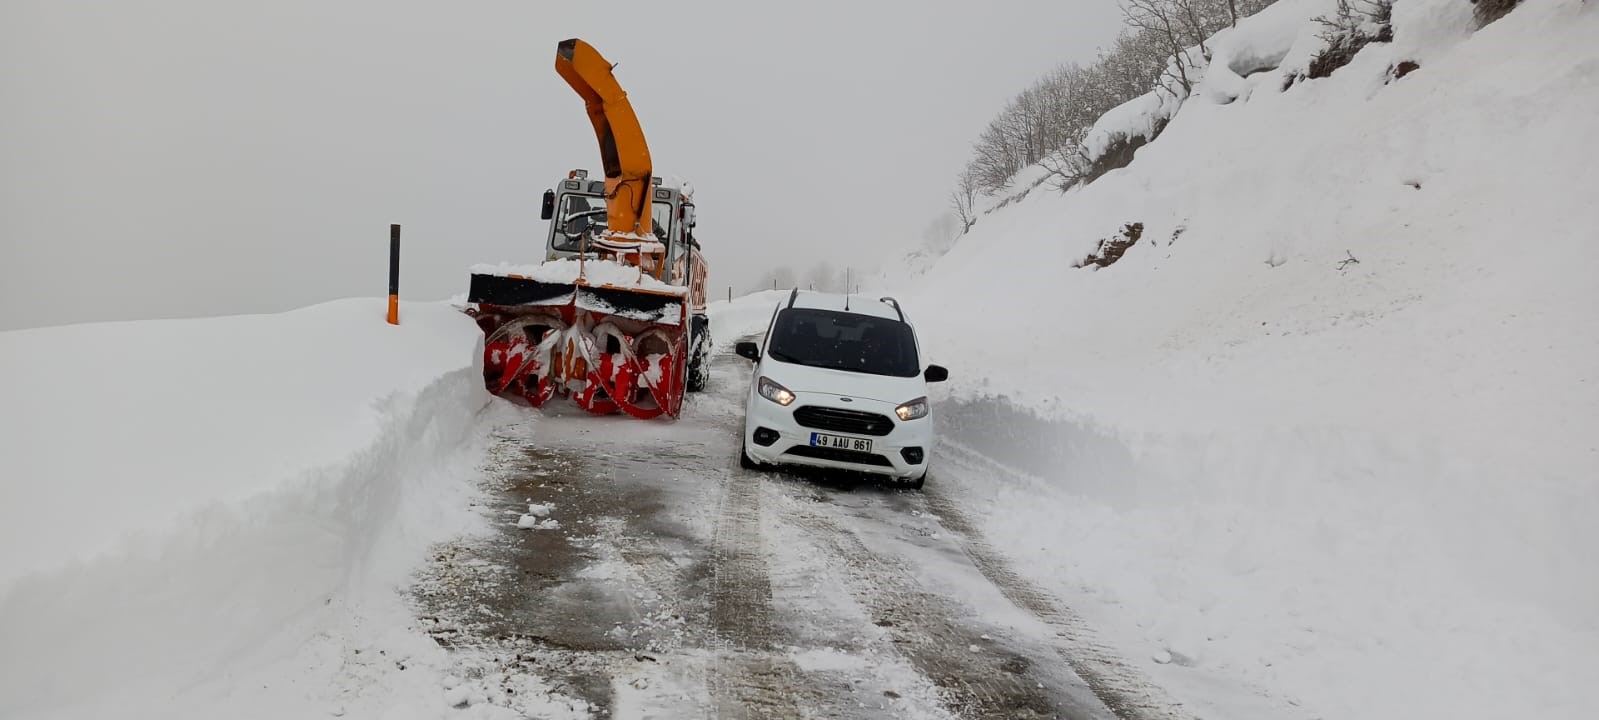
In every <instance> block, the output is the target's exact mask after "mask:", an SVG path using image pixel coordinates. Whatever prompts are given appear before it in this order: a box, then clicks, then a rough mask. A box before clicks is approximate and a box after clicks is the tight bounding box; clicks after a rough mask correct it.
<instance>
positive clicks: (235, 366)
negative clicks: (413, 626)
mask: <svg viewBox="0 0 1599 720" xmlns="http://www.w3.org/2000/svg"><path fill="white" fill-rule="evenodd" d="M383 315H384V307H383V302H382V301H381V300H345V301H339V302H333V303H327V304H324V305H318V306H315V307H310V308H306V309H303V310H298V311H295V312H290V313H284V314H280V315H257V316H239V317H225V318H210V319H202V320H172V321H149V322H128V323H105V324H93V325H77V326H67V327H57V328H44V329H37V330H22V331H15V332H7V333H0V407H3V408H4V411H3V412H0V438H3V442H4V445H5V452H3V453H0V479H3V482H0V716H4V717H19V716H20V717H106V716H110V715H117V716H131V717H154V716H157V715H159V716H161V717H187V716H195V717H217V716H219V715H226V716H229V717H241V716H249V717H309V716H312V715H325V714H328V713H344V712H346V711H351V712H354V711H356V710H358V709H360V708H362V707H367V708H369V709H371V708H376V709H374V710H372V714H377V715H383V716H391V717H392V716H395V715H396V713H399V714H401V715H404V714H405V713H406V712H415V713H418V714H420V713H422V712H423V711H425V710H429V709H433V710H443V709H444V708H445V705H444V703H445V700H444V696H443V689H442V688H441V687H440V686H439V684H438V683H437V682H436V681H435V682H429V675H428V668H429V667H435V668H437V667H442V665H443V662H444V661H443V660H442V659H441V657H440V656H441V655H442V651H441V650H439V649H438V648H437V647H436V646H434V644H433V643H431V642H430V641H428V640H426V638H425V637H422V636H419V635H414V634H412V633H410V632H409V630H408V627H409V624H408V618H409V614H408V613H407V612H406V610H405V608H404V607H403V599H402V598H401V597H400V596H399V595H398V594H397V593H396V592H395V589H396V587H397V586H400V585H402V584H403V583H404V582H405V581H406V579H407V573H408V572H409V570H410V568H411V567H413V566H414V564H415V563H416V562H418V561H419V560H420V558H421V554H422V552H423V551H424V550H425V548H426V547H427V544H428V543H430V542H433V541H436V540H439V539H441V538H444V537H448V536H450V535H453V534H458V533H459V532H461V531H462V530H463V529H466V528H469V527H472V526H473V525H474V523H477V522H479V520H478V519H477V518H476V517H475V516H473V515H471V514H470V510H469V509H468V507H467V500H466V498H467V497H468V496H469V493H471V492H473V491H475V481H476V478H477V477H478V475H477V473H476V463H478V462H480V460H481V458H480V457H479V455H478V451H479V448H478V447H477V446H478V445H479V444H481V443H482V442H484V441H485V436H486V435H487V433H486V432H484V430H483V426H484V423H486V422H488V421H489V418H487V417H486V415H485V410H484V408H485V406H486V405H487V404H488V402H489V398H488V395H487V394H486V393H485V391H484V390H483V381H482V374H481V372H482V371H481V365H480V358H481V352H482V350H481V335H480V332H479V331H478V329H477V327H476V325H475V324H474V323H473V322H472V321H471V320H470V319H469V318H467V317H465V316H464V315H462V314H460V313H459V312H458V311H457V310H455V309H454V308H451V307H449V306H447V305H444V304H420V303H406V304H403V305H402V307H401V322H402V324H401V325H400V326H398V327H394V326H389V325H387V324H385V323H384V321H383ZM363 649H365V650H367V652H366V653H365V654H364V655H363V654H362V650H363ZM405 665H410V666H415V667H414V668H413V669H412V670H411V671H410V672H409V674H407V673H405V672H402V670H404V668H403V667H401V666H405ZM441 672H442V671H441ZM402 710H403V712H402Z"/></svg>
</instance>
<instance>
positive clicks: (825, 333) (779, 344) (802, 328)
mask: <svg viewBox="0 0 1599 720" xmlns="http://www.w3.org/2000/svg"><path fill="white" fill-rule="evenodd" d="M863 302H865V301H863ZM766 352H767V354H769V355H770V356H771V357H772V359H774V360H778V361H780V362H786V363H794V364H796V365H809V366H811V367H822V368H832V369H835V370H848V371H850V372H863V373H870V374H872V375H892V376H894V377H915V376H916V373H917V372H919V371H920V369H921V365H920V364H919V363H918V361H917V358H916V337H915V334H914V333H913V332H912V331H911V326H909V325H906V324H905V323H902V322H900V321H898V320H890V319H888V318H881V317H875V316H871V315H857V314H854V313H847V312H837V311H833V310H817V309H813V308H789V309H787V310H784V311H783V312H781V313H779V314H778V316H777V322H775V323H773V324H772V337H771V342H769V343H768V344H767V349H766Z"/></svg>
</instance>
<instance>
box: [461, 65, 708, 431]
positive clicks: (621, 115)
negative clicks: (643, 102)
mask: <svg viewBox="0 0 1599 720" xmlns="http://www.w3.org/2000/svg"><path fill="white" fill-rule="evenodd" d="M555 70H556V72H557V73H559V74H560V75H561V77H562V79H564V80H566V82H567V84H568V85H571V86H572V89H573V90H575V91H577V94H578V95H579V96H581V97H582V98H583V103H584V107H585V109H586V110H587V112H588V117H589V122H590V123H591V124H592V125H593V126H594V134H595V137H596V138H597V139H598V140H599V145H600V158H601V163H602V166H603V167H604V170H605V180H604V182H603V183H601V182H599V181H590V180H589V179H588V173H587V171H583V170H574V171H572V172H571V173H570V174H568V176H567V177H566V179H564V180H562V181H561V182H560V183H559V184H558V187H557V189H552V190H549V191H546V192H545V193H544V205H543V210H542V216H543V218H544V219H546V220H551V223H550V228H549V231H548V236H547V240H546V247H545V253H544V260H545V262H544V263H543V264H540V265H537V266H522V267H509V266H504V265H500V266H478V267H476V268H473V274H472V283H471V288H470V290H469V291H468V293H467V302H468V307H467V313H468V314H470V315H472V316H473V317H475V318H476V319H477V321H478V325H479V327H481V328H482V329H483V332H484V335H485V346H484V358H483V373H484V380H485V382H486V383H487V385H488V388H489V390H491V391H493V392H494V393H496V394H499V395H501V396H506V397H513V398H520V399H522V400H525V401H526V402H528V403H529V404H532V405H534V406H535V407H537V406H543V405H544V404H545V403H547V402H549V401H550V400H551V399H552V398H554V397H555V396H557V395H564V396H568V397H570V398H571V400H572V401H573V402H575V403H576V404H577V405H578V406H580V407H582V408H583V409H585V410H588V411H589V412H593V413H596V414H602V415H603V414H611V413H616V412H625V413H627V414H629V415H632V416H634V417H639V418H651V417H657V416H660V415H663V414H664V415H667V416H669V417H676V416H677V415H678V413H679V412H680V411H681V410H682V405H683V394H684V392H685V391H686V390H697V389H700V387H702V386H703V385H704V382H705V377H706V375H705V371H706V365H707V363H706V357H705V355H706V353H707V352H708V348H709V322H708V321H707V320H706V317H705V274H706V264H705V260H704V258H703V257H702V256H701V255H700V252H699V243H698V241H697V240H696V239H695V238H694V235H693V228H694V225H695V221H694V205H693V201H692V194H691V192H689V190H688V189H687V188H686V187H683V188H677V187H664V186H662V183H661V181H660V180H659V179H658V178H655V177H653V176H652V175H651V170H652V168H651V164H650V151H649V146H648V145H647V144H646V143H645V141H644V132H643V130H642V129H641V128H640V127H639V122H638V117H637V116H636V115H635V114H634V113H633V107H632V105H631V104H630V103H629V102H628V99H627V93H626V92H623V91H622V87H621V85H619V84H618V83H617V82H616V78H615V76H614V75H612V74H611V70H612V65H611V64H610V63H609V62H607V61H606V60H605V58H603V57H601V56H600V54H599V52H598V51H596V50H595V49H594V48H593V47H592V46H590V45H589V44H588V43H585V42H583V41H581V40H575V39H574V40H566V41H564V42H562V43H561V44H560V45H559V46H558V48H557V50H556V56H555ZM602 220H603V225H602V223H601V221H602ZM602 228H603V229H602Z"/></svg>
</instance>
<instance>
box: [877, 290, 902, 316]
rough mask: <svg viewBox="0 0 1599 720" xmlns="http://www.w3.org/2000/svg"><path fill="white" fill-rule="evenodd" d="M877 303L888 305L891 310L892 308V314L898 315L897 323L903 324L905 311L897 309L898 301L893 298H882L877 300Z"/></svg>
mask: <svg viewBox="0 0 1599 720" xmlns="http://www.w3.org/2000/svg"><path fill="white" fill-rule="evenodd" d="M877 301H878V302H882V303H888V306H889V307H891V308H894V312H895V313H897V314H898V315H899V321H900V322H905V311H904V310H901V309H899V301H898V300H895V299H894V298H891V297H887V296H884V297H880V298H878V299H877Z"/></svg>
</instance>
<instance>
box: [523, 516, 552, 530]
mask: <svg viewBox="0 0 1599 720" xmlns="http://www.w3.org/2000/svg"><path fill="white" fill-rule="evenodd" d="M516 526H517V527H519V528H522V529H523V530H555V529H558V528H560V527H561V523H560V521H559V520H556V519H555V518H546V519H544V520H540V519H539V518H538V517H537V516H534V515H523V516H522V517H520V518H517V521H516Z"/></svg>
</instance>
